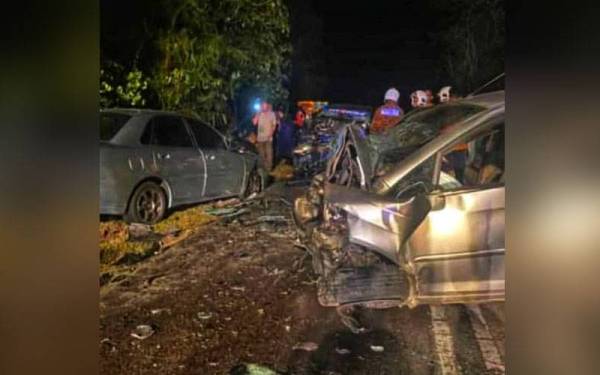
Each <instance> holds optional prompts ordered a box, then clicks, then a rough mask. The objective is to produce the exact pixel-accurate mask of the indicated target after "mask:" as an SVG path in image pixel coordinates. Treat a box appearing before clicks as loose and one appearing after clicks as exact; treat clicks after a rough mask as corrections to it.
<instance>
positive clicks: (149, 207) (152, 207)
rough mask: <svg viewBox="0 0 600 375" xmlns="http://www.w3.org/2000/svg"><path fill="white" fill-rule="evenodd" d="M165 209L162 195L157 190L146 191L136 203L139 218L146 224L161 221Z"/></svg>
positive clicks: (142, 192)
mask: <svg viewBox="0 0 600 375" xmlns="http://www.w3.org/2000/svg"><path fill="white" fill-rule="evenodd" d="M164 208H165V203H164V199H163V196H162V194H161V193H160V192H159V191H157V190H156V189H144V190H142V191H141V192H140V194H139V196H138V198H137V201H136V202H135V211H136V214H137V217H138V218H139V219H141V220H142V221H144V222H146V223H152V222H155V221H157V220H158V219H160V217H161V216H162V213H163V211H164Z"/></svg>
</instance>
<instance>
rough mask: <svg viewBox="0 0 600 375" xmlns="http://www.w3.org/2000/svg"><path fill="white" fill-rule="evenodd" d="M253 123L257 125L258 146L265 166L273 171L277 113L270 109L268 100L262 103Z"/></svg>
mask: <svg viewBox="0 0 600 375" xmlns="http://www.w3.org/2000/svg"><path fill="white" fill-rule="evenodd" d="M252 123H253V124H254V126H256V127H257V134H256V148H257V150H258V155H259V156H260V159H261V161H262V164H263V166H264V168H265V169H266V170H267V171H271V169H272V168H273V134H274V133H275V129H276V127H277V119H276V118H275V113H273V111H272V110H270V105H269V103H267V102H263V103H261V106H260V112H258V113H257V114H256V115H255V116H254V118H253V119H252Z"/></svg>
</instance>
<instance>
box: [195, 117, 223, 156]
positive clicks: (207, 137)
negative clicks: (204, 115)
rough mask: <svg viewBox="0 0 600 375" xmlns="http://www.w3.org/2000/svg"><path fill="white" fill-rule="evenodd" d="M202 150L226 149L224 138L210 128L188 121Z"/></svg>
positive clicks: (198, 122)
mask: <svg viewBox="0 0 600 375" xmlns="http://www.w3.org/2000/svg"><path fill="white" fill-rule="evenodd" d="M187 121H188V124H189V125H190V128H191V129H192V133H193V134H194V138H196V143H198V147H200V148H207V149H208V148H213V149H214V148H226V147H225V143H224V142H223V137H221V136H220V135H219V133H217V132H216V131H214V130H213V129H212V128H211V127H210V126H208V125H206V124H203V123H201V122H200V121H197V120H187Z"/></svg>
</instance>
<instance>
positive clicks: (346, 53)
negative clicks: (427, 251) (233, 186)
mask: <svg viewBox="0 0 600 375" xmlns="http://www.w3.org/2000/svg"><path fill="white" fill-rule="evenodd" d="M428 4H429V3H428V2H427V1H416V0H405V1H394V2H390V1H381V0H371V1H340V0H327V1H318V0H288V1H287V5H288V8H289V10H290V29H291V39H292V46H293V53H292V61H291V62H292V71H291V73H292V76H291V82H290V84H289V85H290V87H289V89H290V99H291V100H292V101H296V100H299V99H324V100H328V101H330V102H345V103H354V104H367V105H373V106H375V105H378V104H379V103H381V101H382V99H383V95H384V93H385V91H386V90H387V89H388V88H389V87H392V86H394V87H396V88H397V89H398V90H399V91H400V93H401V99H400V103H401V105H402V106H403V107H405V108H408V107H409V99H408V97H409V95H410V93H411V92H413V91H414V90H417V89H432V90H434V91H437V90H438V89H439V88H440V87H441V86H444V85H446V84H448V81H447V80H446V79H445V78H444V77H443V74H442V73H441V72H440V66H436V62H437V61H438V59H439V45H438V44H437V42H436V39H435V37H434V33H435V32H437V30H438V29H439V28H440V27H441V22H440V21H442V20H441V19H440V17H441V16H442V14H440V13H439V12H434V11H432V9H431V8H430V6H429V5H428ZM160 6H161V4H160V2H148V1H143V0H131V1H126V2H123V1H117V0H103V1H102V2H100V15H101V16H100V21H101V22H100V33H101V37H100V45H101V55H102V56H103V57H108V58H110V59H113V60H116V61H125V62H127V61H129V62H131V61H135V62H136V64H137V65H138V66H140V67H141V68H142V69H144V64H145V63H146V62H150V61H152V60H153V59H154V58H155V56H153V54H154V53H155V51H154V47H153V41H152V34H153V31H154V29H156V28H158V26H159V25H161V24H164V23H165V22H166V20H165V19H164V15H163V13H161V9H160Z"/></svg>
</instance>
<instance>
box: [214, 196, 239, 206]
mask: <svg viewBox="0 0 600 375" xmlns="http://www.w3.org/2000/svg"><path fill="white" fill-rule="evenodd" d="M240 203H241V201H240V199H239V198H231V199H226V200H223V201H217V202H216V203H215V204H214V206H215V207H216V208H223V207H227V206H236V205H239V204H240Z"/></svg>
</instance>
